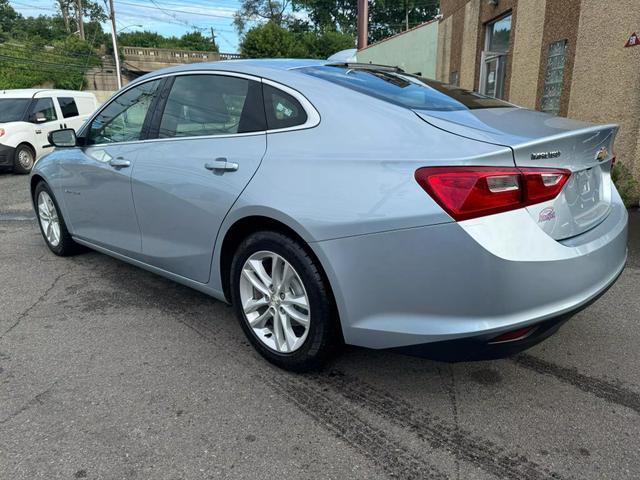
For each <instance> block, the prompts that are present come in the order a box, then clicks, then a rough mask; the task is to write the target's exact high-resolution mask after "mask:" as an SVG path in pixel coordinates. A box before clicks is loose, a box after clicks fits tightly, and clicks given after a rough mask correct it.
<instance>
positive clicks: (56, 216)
mask: <svg viewBox="0 0 640 480" xmlns="http://www.w3.org/2000/svg"><path fill="white" fill-rule="evenodd" d="M33 204H34V206H35V209H36V215H37V217H38V225H39V226H40V232H41V233H42V237H43V238H44V241H45V243H46V244H47V247H49V250H51V251H52V252H53V253H55V254H56V255H58V256H60V257H68V256H70V255H75V254H78V253H81V252H82V251H84V250H85V249H84V247H82V246H81V245H79V244H78V243H76V242H74V240H73V238H71V235H70V234H69V230H67V225H66V223H65V221H64V218H63V216H62V213H61V212H60V207H59V206H58V202H57V201H56V198H55V196H54V195H53V192H52V191H51V189H50V188H49V185H47V183H46V182H44V181H41V182H40V183H38V185H37V186H36V188H35V190H34V193H33Z"/></svg>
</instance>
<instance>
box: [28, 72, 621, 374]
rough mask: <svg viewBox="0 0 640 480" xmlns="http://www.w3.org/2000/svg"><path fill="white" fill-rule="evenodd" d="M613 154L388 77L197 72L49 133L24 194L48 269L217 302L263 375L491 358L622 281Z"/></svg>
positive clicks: (503, 106)
mask: <svg viewBox="0 0 640 480" xmlns="http://www.w3.org/2000/svg"><path fill="white" fill-rule="evenodd" d="M616 133H617V127H616V126H615V125H605V126H597V125H592V124H588V123H583V122H577V121H573V120H568V119H565V118H558V117H554V116H550V115H546V114H544V113H538V112H534V111H530V110H526V109H523V108H518V107H516V106H514V105H511V104H508V103H505V102H503V101H500V100H496V99H493V98H488V97H485V96H482V95H479V94H477V93H474V92H470V91H467V90H463V89H461V88H459V87H456V86H452V85H446V84H443V83H439V82H436V81H432V80H428V79H425V78H421V77H419V76H416V75H410V74H407V73H405V72H403V71H402V70H400V69H397V68H390V67H384V66H375V65H362V64H349V63H331V62H328V61H325V62H323V61H303V60H295V61H294V60H263V61H255V60H247V61H229V62H216V63H209V64H207V63H204V64H197V65H188V66H181V67H177V68H171V69H167V70H160V71H157V72H154V73H152V74H149V75H146V76H144V77H142V78H140V79H139V80H137V81H135V82H134V83H132V84H130V85H128V86H126V87H125V88H124V89H122V90H120V91H119V92H117V93H116V94H115V95H114V96H113V97H112V98H111V99H110V100H109V101H107V102H106V104H105V105H104V106H102V108H100V109H99V110H98V111H97V112H96V113H95V114H94V115H93V116H92V117H91V118H90V119H89V120H88V121H87V122H86V124H85V125H84V127H83V128H81V129H80V130H79V131H78V132H77V134H76V133H75V132H74V131H73V130H59V131H56V132H53V133H51V134H50V136H49V139H50V142H51V143H52V144H54V145H55V146H56V147H58V148H56V150H55V151H54V152H53V153H51V154H50V155H48V156H46V157H44V158H43V159H41V160H40V161H39V162H38V163H37V164H36V166H35V168H34V169H33V172H32V175H31V191H32V197H33V203H34V207H35V209H36V211H37V215H38V217H39V222H40V228H41V230H42V234H43V236H44V239H45V241H46V243H47V245H48V246H49V248H50V249H51V250H52V251H53V253H55V254H57V255H61V256H65V255H70V254H74V253H77V252H78V251H80V250H82V249H83V248H85V247H89V248H91V249H94V250H97V251H99V252H103V253H105V254H107V255H111V256H113V257H116V258H118V259H121V260H124V261H126V262H129V263H132V264H134V265H137V266H139V267H142V268H145V269H147V270H150V271H152V272H155V273H157V274H160V275H163V276H165V277H168V278H170V279H173V280H175V281H177V282H180V283H182V284H185V285H188V286H190V287H193V288H195V289H197V290H200V291H202V292H204V293H206V294H208V295H211V296H213V297H215V298H217V299H220V300H222V301H225V302H230V303H232V304H233V305H234V307H235V310H236V313H237V316H238V318H239V321H240V324H241V326H242V329H243V330H244V332H245V333H246V335H247V337H248V338H249V340H250V341H251V343H252V344H253V345H254V346H255V348H256V349H257V350H258V352H260V353H261V354H262V355H263V356H264V357H265V358H266V359H267V360H269V361H271V362H273V363H275V364H276V365H279V366H281V367H283V368H287V369H291V370H296V371H303V370H309V369H312V368H317V367H318V366H320V365H321V364H322V363H323V362H324V361H325V360H326V359H327V358H329V357H330V355H331V354H332V353H333V352H334V351H335V350H336V347H337V346H339V345H341V344H343V343H346V344H350V345H357V346H363V347H369V348H375V349H395V350H398V351H401V352H407V353H410V354H417V355H425V356H431V357H433V358H443V359H449V360H459V359H474V358H491V357H495V356H502V355H507V354H512V353H514V352H517V351H520V350H522V349H524V348H526V347H529V346H530V345H533V344H534V343H536V342H539V341H541V340H542V339H544V338H546V337H547V336H548V335H550V334H551V333H553V332H555V331H556V330H557V329H558V328H559V326H560V325H561V324H562V322H563V321H565V320H567V319H568V318H569V317H570V316H571V315H572V314H574V313H576V312H577V311H579V310H580V309H582V308H584V307H585V306H586V305H588V304H589V303H590V302H592V301H594V300H595V299H596V298H597V297H599V296H600V295H601V294H602V293H604V291H606V289H607V288H608V287H610V286H611V285H612V283H613V282H614V281H615V280H616V278H617V277H618V276H619V275H620V273H621V271H622V269H623V268H624V265H625V262H626V257H627V246H626V244H627V212H626V210H625V208H624V205H623V203H622V201H621V199H620V196H619V194H618V192H617V191H616V188H615V187H614V185H613V183H612V181H611V169H612V166H613V164H614V162H615V156H614V153H613V142H614V137H615V135H616Z"/></svg>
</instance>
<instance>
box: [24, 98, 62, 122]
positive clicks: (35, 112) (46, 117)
mask: <svg viewBox="0 0 640 480" xmlns="http://www.w3.org/2000/svg"><path fill="white" fill-rule="evenodd" d="M57 119H58V116H57V115H56V109H55V108H54V106H53V100H52V99H50V98H38V99H37V100H36V101H35V103H34V104H33V107H31V115H30V116H29V121H30V122H33V123H43V122H51V121H53V120H57Z"/></svg>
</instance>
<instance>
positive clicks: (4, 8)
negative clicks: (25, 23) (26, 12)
mask: <svg viewBox="0 0 640 480" xmlns="http://www.w3.org/2000/svg"><path fill="white" fill-rule="evenodd" d="M21 17H22V15H20V14H19V13H18V12H16V11H15V10H14V9H13V7H11V5H9V0H0V32H5V33H9V32H11V30H13V28H14V26H15V24H16V21H18V20H19V19H20V18H21Z"/></svg>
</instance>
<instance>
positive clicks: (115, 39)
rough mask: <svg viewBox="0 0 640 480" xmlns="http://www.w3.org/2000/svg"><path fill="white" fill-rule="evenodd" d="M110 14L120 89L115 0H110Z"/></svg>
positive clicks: (119, 87)
mask: <svg viewBox="0 0 640 480" xmlns="http://www.w3.org/2000/svg"><path fill="white" fill-rule="evenodd" d="M109 16H110V17H111V41H112V42H113V58H114V59H115V60H116V79H117V80H118V90H120V89H121V88H122V78H121V77H120V52H119V51H118V32H116V11H115V9H114V8H113V0H109Z"/></svg>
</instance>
